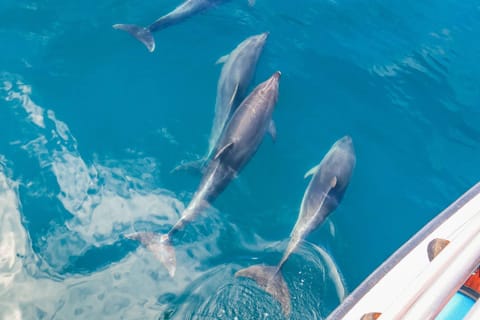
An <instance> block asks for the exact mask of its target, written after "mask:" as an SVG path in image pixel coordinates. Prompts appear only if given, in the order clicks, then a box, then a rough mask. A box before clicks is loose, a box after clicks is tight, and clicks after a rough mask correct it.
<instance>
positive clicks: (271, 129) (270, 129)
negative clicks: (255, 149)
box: [268, 120, 277, 142]
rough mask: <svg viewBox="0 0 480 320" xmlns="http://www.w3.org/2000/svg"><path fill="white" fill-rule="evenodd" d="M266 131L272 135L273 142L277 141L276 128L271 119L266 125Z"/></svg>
mask: <svg viewBox="0 0 480 320" xmlns="http://www.w3.org/2000/svg"><path fill="white" fill-rule="evenodd" d="M268 133H269V134H270V136H271V137H272V140H273V142H275V141H277V128H276V127H275V122H273V120H270V124H269V125H268Z"/></svg>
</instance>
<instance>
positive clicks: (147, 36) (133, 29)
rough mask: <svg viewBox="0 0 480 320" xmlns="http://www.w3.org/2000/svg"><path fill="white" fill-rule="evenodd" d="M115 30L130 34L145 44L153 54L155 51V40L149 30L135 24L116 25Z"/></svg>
mask: <svg viewBox="0 0 480 320" xmlns="http://www.w3.org/2000/svg"><path fill="white" fill-rule="evenodd" d="M113 28H114V29H117V30H123V31H126V32H128V33H130V34H131V35H132V36H133V37H134V38H135V39H137V40H138V41H140V42H141V43H143V44H144V45H145V47H147V49H148V51H150V52H153V51H154V50H155V40H154V39H153V35H152V32H151V31H150V29H149V28H145V27H140V26H137V25H134V24H114V25H113Z"/></svg>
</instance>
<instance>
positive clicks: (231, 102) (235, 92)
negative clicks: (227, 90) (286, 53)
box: [228, 83, 240, 112]
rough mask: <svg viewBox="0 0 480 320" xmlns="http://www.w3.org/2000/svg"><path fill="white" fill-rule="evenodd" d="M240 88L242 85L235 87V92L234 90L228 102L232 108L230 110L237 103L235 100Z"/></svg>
mask: <svg viewBox="0 0 480 320" xmlns="http://www.w3.org/2000/svg"><path fill="white" fill-rule="evenodd" d="M239 86H240V84H239V83H237V85H236V86H235V90H233V94H232V97H231V98H230V101H229V102H228V105H229V106H230V108H231V107H232V106H233V102H234V101H235V98H236V97H237V94H238V87H239ZM230 112H231V111H230Z"/></svg>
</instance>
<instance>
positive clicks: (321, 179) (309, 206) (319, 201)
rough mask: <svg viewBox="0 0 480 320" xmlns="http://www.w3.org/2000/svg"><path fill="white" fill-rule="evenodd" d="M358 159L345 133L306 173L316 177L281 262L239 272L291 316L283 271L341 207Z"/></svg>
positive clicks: (310, 186)
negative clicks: (297, 251) (313, 233)
mask: <svg viewBox="0 0 480 320" xmlns="http://www.w3.org/2000/svg"><path fill="white" fill-rule="evenodd" d="M355 161H356V159H355V151H354V149H353V143H352V139H351V138H350V137H349V136H345V137H343V138H342V139H340V140H338V141H337V142H336V143H335V144H334V145H333V146H332V148H331V149H330V151H329V152H328V153H327V154H326V155H325V157H324V158H323V159H322V161H321V162H320V164H319V165H318V166H316V167H314V168H312V169H311V170H310V171H308V172H307V174H306V175H305V178H306V177H308V176H310V175H313V177H312V179H311V180H310V183H309V184H308V187H307V190H306V191H305V195H304V196H303V200H302V205H301V207H300V215H299V216H298V219H297V222H296V224H295V227H294V228H293V231H292V233H291V234H290V237H291V239H290V242H289V243H288V246H287V250H285V253H284V254H283V257H282V260H280V263H279V264H278V265H277V266H266V265H255V266H251V267H249V268H245V269H242V270H239V271H237V272H236V273H235V276H236V277H247V278H251V279H253V280H255V281H256V282H257V284H258V285H259V286H260V287H262V288H263V289H264V290H265V291H267V292H268V293H269V294H271V295H272V296H273V297H274V298H276V299H277V300H278V301H279V302H280V304H281V306H282V310H283V313H284V314H285V315H287V316H288V315H289V314H290V311H291V305H290V293H289V291H288V287H287V284H286V283H285V280H284V279H283V276H282V274H281V269H282V266H283V264H284V263H285V262H286V261H287V259H288V257H289V256H290V255H291V254H292V252H293V251H295V249H296V248H297V246H298V245H299V243H300V242H301V241H302V240H303V239H305V237H306V236H307V235H308V234H309V233H310V232H311V231H313V230H314V229H315V228H317V227H318V226H319V225H320V224H321V223H322V222H323V221H324V220H325V218H326V217H327V216H328V215H329V214H330V213H331V212H332V211H334V210H335V209H336V208H337V206H338V204H339V203H340V201H341V200H342V197H343V195H344V193H345V190H346V189H347V186H348V183H349V181H350V177H351V175H352V172H353V168H354V167H355Z"/></svg>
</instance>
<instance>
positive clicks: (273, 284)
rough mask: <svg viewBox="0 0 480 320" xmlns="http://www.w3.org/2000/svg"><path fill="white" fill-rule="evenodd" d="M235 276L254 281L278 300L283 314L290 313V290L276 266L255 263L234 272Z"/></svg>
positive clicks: (287, 314)
mask: <svg viewBox="0 0 480 320" xmlns="http://www.w3.org/2000/svg"><path fill="white" fill-rule="evenodd" d="M235 277H246V278H250V279H253V280H255V282H256V283H257V284H258V285H259V286H260V287H261V288H262V289H264V290H265V291H266V292H267V293H269V294H270V295H272V296H273V297H274V298H275V299H277V300H278V301H279V302H280V305H281V306H282V311H283V314H284V315H285V316H289V315H290V311H291V304H290V292H289V291H288V287H287V283H286V282H285V279H283V276H282V273H281V272H280V270H279V269H278V267H272V266H265V265H255V266H251V267H248V268H245V269H242V270H239V271H237V272H236V273H235Z"/></svg>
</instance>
